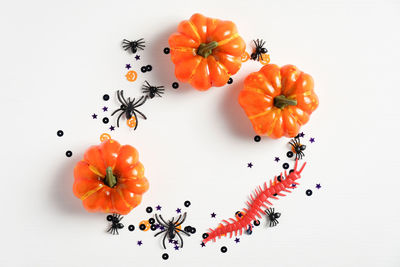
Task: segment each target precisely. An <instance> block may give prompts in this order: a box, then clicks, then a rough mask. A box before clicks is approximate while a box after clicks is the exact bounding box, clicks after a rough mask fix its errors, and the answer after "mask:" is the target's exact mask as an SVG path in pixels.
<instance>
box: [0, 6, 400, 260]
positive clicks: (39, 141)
mask: <svg viewBox="0 0 400 267" xmlns="http://www.w3.org/2000/svg"><path fill="white" fill-rule="evenodd" d="M195 12H201V13H203V14H204V15H207V16H210V17H217V18H221V19H226V20H232V21H234V22H235V23H236V25H237V27H238V29H239V33H240V34H241V35H242V36H243V38H244V39H245V40H246V43H247V44H248V45H250V44H251V40H252V39H254V38H263V39H265V40H266V42H267V48H268V49H269V53H270V55H271V62H272V63H276V64H278V65H284V64H288V63H290V64H295V65H297V66H298V67H299V68H300V69H301V70H303V71H305V72H307V73H309V74H311V75H312V76H313V77H314V80H315V90H316V93H317V94H318V96H319V98H320V107H319V108H318V109H317V110H316V111H315V113H314V114H313V115H312V117H311V120H310V122H309V123H308V124H307V125H306V126H305V127H303V128H302V131H304V132H305V133H306V137H305V139H304V140H305V142H306V145H307V150H306V158H305V159H306V160H307V161H308V165H307V167H306V169H305V170H304V174H303V177H302V179H301V180H300V182H301V185H300V187H299V188H298V189H296V190H294V193H293V194H291V195H289V196H287V197H284V198H282V199H280V200H278V201H275V202H274V203H275V207H276V209H277V210H279V211H280V212H282V217H281V219H280V224H279V226H278V227H275V228H268V227H266V225H265V224H266V221H265V219H263V220H262V226H260V227H258V228H257V229H256V230H255V231H254V233H253V235H251V236H242V237H241V242H240V243H239V244H235V243H234V241H233V240H230V239H221V240H220V241H218V242H217V243H209V244H207V247H205V248H201V247H200V245H199V244H200V241H201V233H203V232H204V231H205V230H206V229H207V228H209V227H213V228H214V227H216V226H217V225H218V223H219V222H220V220H221V219H225V218H229V217H232V216H233V214H234V212H235V211H236V210H239V209H241V208H243V207H245V201H246V199H247V196H248V195H249V193H250V192H251V191H252V190H253V189H254V188H255V187H256V186H257V185H259V184H262V183H263V182H264V181H265V180H268V179H270V178H272V177H273V175H275V174H277V173H278V172H280V171H281V169H282V168H281V165H282V163H283V162H285V161H288V159H287V158H286V156H285V153H286V151H287V149H288V146H287V141H288V139H285V138H283V139H280V140H268V139H267V138H264V139H263V140H262V141H261V142H260V143H255V142H254V141H253V136H254V133H253V131H252V128H251V125H250V122H249V120H248V119H247V118H246V116H245V115H244V112H243V111H242V110H241V108H240V107H239V105H238V103H237V96H238V92H239V91H240V89H241V86H242V82H243V79H244V77H245V76H246V75H247V74H249V73H250V72H252V71H256V70H258V69H259V68H260V67H261V65H260V64H258V63H255V62H247V63H245V64H244V66H243V67H242V69H241V70H240V72H239V73H238V74H237V75H235V76H234V77H233V79H234V83H233V84H232V85H228V86H225V87H222V88H212V89H210V90H209V91H207V92H197V91H195V90H194V89H191V88H189V87H188V86H185V85H183V84H181V86H180V87H179V89H178V90H173V89H172V88H171V83H172V82H174V81H175V77H174V74H173V73H174V71H173V64H172V63H171V62H170V59H169V56H168V55H165V54H163V51H162V50H163V48H164V47H166V46H168V43H167V39H168V36H169V35H170V34H171V33H172V32H173V31H174V30H175V29H176V26H177V24H178V23H179V22H180V21H181V20H184V19H188V18H189V17H190V16H191V15H192V14H193V13H195ZM399 15H400V4H399V2H398V1H335V2H334V1H329V2H322V1H301V3H300V1H232V0H231V1H206V0H204V1H195V2H190V1H160V2H152V1H133V0H131V1H85V2H84V1H8V2H5V1H3V2H2V3H1V7H0V25H1V26H0V27H1V31H0V32H1V35H0V38H1V42H0V43H1V45H0V47H1V49H0V75H1V79H0V88H1V105H0V109H1V118H2V121H1V140H2V146H1V149H0V162H1V169H2V171H1V185H0V190H1V191H0V200H1V203H2V212H1V213H2V215H1V219H0V226H1V227H0V229H1V235H0V240H1V241H0V265H1V266H164V265H165V266H167V265H168V266H218V265H219V266H254V265H256V264H259V265H260V266H364V267H366V266H400V254H399V251H400V227H399V226H400V213H399V206H398V204H399V198H398V197H397V195H398V192H399V190H400V181H399V179H400V176H399V166H400V164H399V157H400V154H399V153H400V146H399V136H398V133H399V130H400V121H399V116H400V112H399V98H400V94H399V83H400V73H399V71H400V68H399V61H400V52H399V51H400V49H399V47H400V37H399V31H398V27H399V25H400V16H399ZM141 37H143V38H145V40H146V49H145V50H144V51H142V52H140V53H139V54H140V56H141V60H139V61H135V60H134V58H133V56H132V55H131V54H128V53H126V52H125V51H123V49H122V48H121V41H122V39H124V38H127V39H135V38H141ZM250 50H251V49H250V46H249V47H248V48H247V51H248V52H250ZM127 63H130V64H131V65H132V66H133V69H134V70H136V71H137V72H138V74H139V78H138V80H137V81H136V82H134V83H129V82H128V81H126V79H125V77H124V75H125V73H126V69H124V66H125V64H127ZM147 64H151V65H152V66H153V71H152V72H150V73H146V74H142V73H141V72H140V67H141V66H142V65H147ZM145 79H147V80H149V81H150V82H151V83H153V84H157V85H165V86H166V87H167V89H166V93H165V95H164V97H163V98H161V99H153V100H151V101H149V103H147V104H146V105H145V106H143V108H142V111H143V112H144V113H145V114H146V115H147V116H148V120H147V121H143V120H141V121H140V125H139V127H138V130H137V131H136V132H133V131H130V130H129V129H128V128H127V127H126V125H125V123H124V122H122V126H123V127H121V128H119V129H117V130H116V131H115V132H112V133H111V135H112V137H113V138H115V139H117V140H118V141H119V142H120V143H122V144H126V143H129V144H131V145H133V146H135V147H136V148H137V149H138V150H139V153H140V160H141V161H142V163H143V164H144V165H145V168H146V172H145V174H146V176H147V178H148V179H149V181H150V190H149V191H148V192H147V193H146V194H145V195H144V198H143V202H142V204H141V205H140V206H139V207H138V208H136V209H135V210H133V211H132V212H131V213H130V214H129V215H128V216H126V217H125V218H124V219H123V221H122V222H123V223H124V224H125V225H126V227H127V226H128V225H129V224H131V223H132V224H135V225H136V228H137V225H138V223H139V222H140V221H141V220H143V219H147V218H148V215H147V214H146V212H145V208H146V207H147V206H153V207H154V206H156V205H157V204H160V205H161V206H162V207H163V209H162V214H163V216H164V217H166V218H169V217H172V216H174V215H175V214H176V213H175V209H176V208H178V207H180V208H184V207H183V202H184V201H185V200H187V199H189V200H190V201H191V202H192V205H191V207H190V208H188V209H186V210H187V211H188V219H187V224H189V225H192V226H195V227H196V228H197V233H196V234H195V235H194V236H192V237H190V238H185V246H184V248H183V249H182V250H181V251H177V252H175V251H174V250H173V249H171V248H172V247H171V246H169V247H168V251H167V253H168V254H169V255H170V258H169V260H167V261H164V260H162V259H161V255H162V253H164V251H163V249H162V248H161V244H160V243H159V241H160V239H155V238H153V237H152V234H153V233H151V232H141V231H139V230H135V231H134V232H129V231H128V230H127V228H124V229H123V230H122V231H121V234H120V235H119V236H112V235H109V234H106V233H105V229H106V227H107V222H106V221H105V215H103V214H90V213H87V212H86V211H85V210H84V209H83V207H82V205H81V203H80V201H79V200H78V199H77V198H75V197H74V196H73V194H72V183H73V175H72V173H73V167H74V165H75V164H76V162H77V161H79V160H80V159H81V157H82V155H83V152H84V150H85V149H86V148H87V147H88V146H90V145H92V144H98V143H99V136H100V134H101V133H103V132H108V130H107V127H109V125H110V124H109V125H107V126H106V125H104V124H102V122H101V118H102V117H103V113H102V111H101V108H102V107H103V105H106V106H108V107H109V108H110V110H114V109H115V108H116V107H117V106H118V103H117V102H116V100H115V98H114V96H115V92H116V90H117V89H124V90H125V91H126V94H127V95H129V96H132V97H134V96H136V97H137V96H139V95H140V94H141V93H140V87H141V85H142V83H143V81H144V80H145ZM105 93H108V94H110V95H111V96H112V99H111V100H110V101H109V102H104V101H103V100H102V96H103V94H105ZM92 113H97V114H99V119H97V120H93V119H91V117H90V115H91V114H92ZM104 114H105V115H107V116H108V117H110V116H109V115H110V112H108V113H104ZM110 118H111V122H110V123H111V124H114V125H115V117H110ZM59 129H62V130H63V131H64V136H63V137H61V138H60V137H57V135H56V132H57V130H59ZM310 137H315V140H316V142H315V143H314V144H310V143H309V142H308V139H309V138H310ZM66 150H71V151H72V152H73V153H74V154H73V156H72V157H71V158H67V157H66V156H65V151H66ZM275 156H279V157H280V158H281V159H282V160H281V162H279V163H276V162H274V161H273V159H274V157H275ZM248 162H253V164H254V167H253V168H251V169H250V168H247V167H246V166H247V163H248ZM290 162H291V163H292V161H290ZM316 183H321V185H322V188H321V189H320V190H317V189H315V184H316ZM308 188H311V189H313V192H314V194H313V195H312V196H310V197H308V196H306V195H305V190H306V189H308ZM213 211H214V212H216V213H217V218H216V219H212V218H211V217H210V213H211V212H213ZM138 240H142V241H143V243H144V244H143V246H141V247H139V246H137V245H136V242H137V241H138ZM223 245H225V246H227V248H228V252H227V253H225V254H222V253H221V252H220V247H221V246H223Z"/></svg>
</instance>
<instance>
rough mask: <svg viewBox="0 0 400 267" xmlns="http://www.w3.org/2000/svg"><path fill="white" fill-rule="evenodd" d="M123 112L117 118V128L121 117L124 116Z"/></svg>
mask: <svg viewBox="0 0 400 267" xmlns="http://www.w3.org/2000/svg"><path fill="white" fill-rule="evenodd" d="M124 113H125V112H121V114H119V116H118V118H117V127H119V119H120V118H121V116H122V115H124Z"/></svg>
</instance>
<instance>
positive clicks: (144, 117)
mask: <svg viewBox="0 0 400 267" xmlns="http://www.w3.org/2000/svg"><path fill="white" fill-rule="evenodd" d="M135 111H136V112H137V113H139V114H140V115H142V117H143V119H145V120H147V117H146V116H145V115H144V114H143V113H142V112H140V111H139V110H135Z"/></svg>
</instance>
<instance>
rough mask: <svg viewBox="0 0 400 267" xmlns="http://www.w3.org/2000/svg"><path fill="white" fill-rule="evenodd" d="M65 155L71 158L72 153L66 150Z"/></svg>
mask: <svg viewBox="0 0 400 267" xmlns="http://www.w3.org/2000/svg"><path fill="white" fill-rule="evenodd" d="M65 155H66V156H67V157H68V158H69V157H72V151H71V150H68V151H67V152H65Z"/></svg>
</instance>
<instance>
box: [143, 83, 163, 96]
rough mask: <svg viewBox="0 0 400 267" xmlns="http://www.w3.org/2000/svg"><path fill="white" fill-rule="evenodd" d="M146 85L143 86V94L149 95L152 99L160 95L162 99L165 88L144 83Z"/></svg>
mask: <svg viewBox="0 0 400 267" xmlns="http://www.w3.org/2000/svg"><path fill="white" fill-rule="evenodd" d="M144 82H145V83H146V84H145V85H143V87H142V90H143V93H145V94H147V93H148V94H149V95H148V96H149V97H150V99H152V98H153V97H155V96H156V95H158V96H159V97H161V95H162V94H164V90H165V89H164V86H152V85H150V84H149V82H148V81H144Z"/></svg>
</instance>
